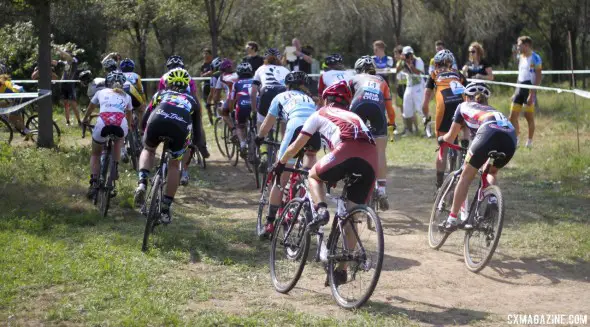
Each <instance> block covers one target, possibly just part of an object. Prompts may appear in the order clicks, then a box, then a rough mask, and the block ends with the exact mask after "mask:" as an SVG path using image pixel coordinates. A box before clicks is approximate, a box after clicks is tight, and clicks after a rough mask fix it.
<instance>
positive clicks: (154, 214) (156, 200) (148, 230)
mask: <svg viewBox="0 0 590 327" xmlns="http://www.w3.org/2000/svg"><path fill="white" fill-rule="evenodd" d="M161 182H162V179H161V175H160V172H159V171H158V173H157V175H156V176H155V177H154V181H153V183H152V188H151V189H150V191H149V193H148V197H147V198H146V202H145V204H144V207H145V206H147V208H145V209H147V212H146V213H147V215H146V216H147V219H146V222H145V229H144V231H143V244H142V245H141V251H143V252H146V251H147V250H148V249H149V239H150V234H153V232H154V228H155V227H156V225H157V223H158V219H159V218H160V203H161V199H162V194H161V187H160V184H161ZM148 201H149V202H148ZM145 209H144V210H145Z"/></svg>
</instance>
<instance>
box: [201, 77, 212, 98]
mask: <svg viewBox="0 0 590 327" xmlns="http://www.w3.org/2000/svg"><path fill="white" fill-rule="evenodd" d="M210 93H211V84H210V83H206V82H205V83H203V99H204V100H205V101H206V100H207V98H208V97H209V94H210Z"/></svg>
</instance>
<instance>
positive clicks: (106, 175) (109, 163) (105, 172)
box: [82, 123, 119, 217]
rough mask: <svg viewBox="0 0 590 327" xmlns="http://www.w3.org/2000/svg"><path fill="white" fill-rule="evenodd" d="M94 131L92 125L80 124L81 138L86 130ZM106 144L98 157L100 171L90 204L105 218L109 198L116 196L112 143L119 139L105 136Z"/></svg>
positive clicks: (115, 174)
mask: <svg viewBox="0 0 590 327" xmlns="http://www.w3.org/2000/svg"><path fill="white" fill-rule="evenodd" d="M87 127H88V128H90V129H91V130H92V129H94V125H91V124H89V123H82V138H85V137H86V128H87ZM106 139H107V142H106V144H105V145H104V146H103V150H102V154H101V155H100V169H99V175H98V179H97V180H96V181H95V182H94V185H93V187H94V188H95V189H96V192H94V197H93V199H92V202H93V204H94V205H98V210H99V212H100V214H101V216H103V217H106V216H107V213H108V211H109V205H110V202H111V198H112V197H114V196H115V195H116V194H115V193H114V192H113V190H114V189H115V181H116V180H117V178H118V172H117V171H116V168H114V167H115V159H114V156H113V148H114V143H115V141H117V140H118V139H119V137H117V136H116V135H114V134H109V135H107V136H106Z"/></svg>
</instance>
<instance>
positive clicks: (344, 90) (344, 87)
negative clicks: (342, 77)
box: [322, 81, 352, 105]
mask: <svg viewBox="0 0 590 327" xmlns="http://www.w3.org/2000/svg"><path fill="white" fill-rule="evenodd" d="M329 96H333V97H336V98H339V99H341V100H343V101H341V103H343V104H345V105H348V104H349V103H350V102H351V101H352V91H351V90H350V87H348V83H346V81H340V82H338V83H336V84H333V85H331V86H329V87H328V88H327V89H325V90H324V93H322V99H326V98H327V97H329Z"/></svg>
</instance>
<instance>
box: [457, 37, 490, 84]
mask: <svg viewBox="0 0 590 327" xmlns="http://www.w3.org/2000/svg"><path fill="white" fill-rule="evenodd" d="M462 71H463V75H465V76H467V78H476V79H485V80H488V81H493V80H494V73H493V72H492V66H490V64H489V63H488V61H487V60H485V52H484V51H483V47H482V46H481V44H479V43H478V42H473V43H471V44H470V45H469V61H467V63H466V64H465V66H463V69H462Z"/></svg>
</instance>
